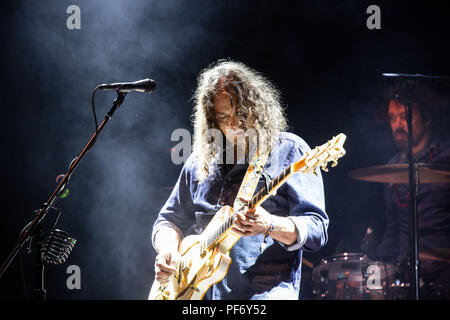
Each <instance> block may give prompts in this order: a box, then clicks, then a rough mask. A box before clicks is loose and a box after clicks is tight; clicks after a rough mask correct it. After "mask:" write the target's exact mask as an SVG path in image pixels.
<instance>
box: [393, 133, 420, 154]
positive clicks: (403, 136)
mask: <svg viewBox="0 0 450 320" xmlns="http://www.w3.org/2000/svg"><path fill="white" fill-rule="evenodd" d="M425 135H426V131H425V130H422V131H420V132H416V133H415V132H414V130H413V137H412V146H413V148H415V147H417V146H418V145H419V144H420V142H421V141H422V139H424V137H425ZM394 140H395V144H396V145H397V148H398V149H399V150H400V151H401V152H408V133H407V132H406V131H404V130H402V129H399V130H397V131H395V132H394ZM414 152H415V151H414Z"/></svg>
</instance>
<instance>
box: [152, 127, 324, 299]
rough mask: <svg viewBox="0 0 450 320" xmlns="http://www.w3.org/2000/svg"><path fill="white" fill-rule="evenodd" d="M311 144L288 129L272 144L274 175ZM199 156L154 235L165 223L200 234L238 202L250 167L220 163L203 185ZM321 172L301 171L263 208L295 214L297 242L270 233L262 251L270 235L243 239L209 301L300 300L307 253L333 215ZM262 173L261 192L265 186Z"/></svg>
mask: <svg viewBox="0 0 450 320" xmlns="http://www.w3.org/2000/svg"><path fill="white" fill-rule="evenodd" d="M308 150H310V148H309V147H308V145H307V144H306V143H305V142H304V141H303V140H302V139H301V138H300V137H298V136H296V135H294V134H292V133H282V134H281V135H280V137H279V139H278V140H277V143H275V145H274V146H273V147H272V150H271V153H270V154H269V158H268V160H267V162H266V165H265V172H266V173H267V175H268V177H270V179H273V178H275V177H276V176H278V174H280V173H281V172H282V171H283V170H284V169H285V168H286V167H288V166H289V165H290V164H291V163H294V162H296V161H298V160H300V159H301V158H302V156H303V155H304V153H305V152H306V151H308ZM193 157H194V155H191V156H190V157H189V158H188V160H187V161H186V163H185V165H184V167H183V169H182V171H181V174H180V176H179V179H178V181H177V183H176V185H175V187H174V189H173V191H172V194H171V195H170V197H169V199H168V200H167V202H166V203H165V205H164V206H163V207H162V209H161V211H160V212H159V215H158V218H157V219H156V221H155V224H154V226H153V234H152V239H154V236H155V234H156V233H157V232H158V229H159V228H160V227H161V226H163V225H170V226H172V227H173V228H175V229H176V230H178V232H180V234H181V236H182V237H185V236H187V235H189V234H192V233H195V232H197V233H199V232H201V231H202V230H203V228H204V227H205V226H206V225H207V223H208V222H209V221H210V220H211V218H212V216H213V215H214V214H215V212H216V211H217V210H219V209H220V208H221V207H222V206H224V205H230V206H233V202H234V199H235V197H236V194H237V192H238V190H239V187H240V184H241V182H242V179H243V177H244V175H245V172H246V170H247V167H248V165H245V164H235V165H231V166H230V165H220V164H216V165H215V167H214V170H215V173H216V174H215V175H214V177H211V176H210V177H208V178H207V180H206V181H205V182H203V183H202V184H199V182H198V180H197V179H196V174H195V162H194V161H193ZM317 173H318V175H317V176H316V175H313V174H304V173H295V174H294V175H293V176H291V177H290V178H289V179H287V181H286V182H285V184H284V185H283V186H282V187H280V188H279V189H278V190H277V193H276V195H275V196H271V197H270V198H268V199H267V200H266V201H265V202H264V203H262V204H261V206H262V207H263V208H264V209H266V210H267V211H268V212H270V213H271V214H274V215H279V216H285V217H287V216H289V217H290V218H291V220H292V221H293V222H294V224H295V226H296V228H297V231H298V239H297V242H296V243H294V244H293V245H291V246H286V245H284V244H282V243H280V242H277V241H273V239H272V238H270V237H269V239H268V242H267V246H266V247H265V249H264V250H263V252H260V247H261V243H262V241H263V238H264V236H263V235H262V234H258V235H255V236H249V237H241V238H240V239H239V240H238V241H237V242H236V244H235V245H234V246H233V248H232V249H231V251H230V257H231V259H232V263H231V266H230V268H229V270H228V273H227V275H226V276H225V278H224V279H223V280H222V281H221V282H219V283H217V284H216V285H214V286H213V287H212V288H211V289H210V290H208V293H207V295H206V298H207V299H208V298H209V299H215V300H216V299H220V300H222V299H239V300H246V299H283V300H284V299H298V298H299V290H300V276H301V260H302V251H303V250H309V251H316V250H318V249H320V248H321V247H323V246H324V245H325V243H326V242H327V239H328V234H327V229H328V223H329V220H328V216H327V214H326V212H325V200H324V191H323V182H322V177H321V174H320V170H319V169H318V170H317ZM264 185H265V178H264V177H261V179H260V181H259V184H258V187H257V190H259V189H260V188H262V187H264Z"/></svg>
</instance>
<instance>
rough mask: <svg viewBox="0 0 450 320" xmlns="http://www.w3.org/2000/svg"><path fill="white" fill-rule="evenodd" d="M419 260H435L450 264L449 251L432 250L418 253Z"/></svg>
mask: <svg viewBox="0 0 450 320" xmlns="http://www.w3.org/2000/svg"><path fill="white" fill-rule="evenodd" d="M419 259H420V260H436V261H447V262H450V249H433V250H428V251H422V252H419Z"/></svg>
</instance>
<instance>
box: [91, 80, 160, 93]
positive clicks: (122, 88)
mask: <svg viewBox="0 0 450 320" xmlns="http://www.w3.org/2000/svg"><path fill="white" fill-rule="evenodd" d="M155 88H156V82H155V81H154V80H152V79H148V78H147V79H143V80H138V81H135V82H117V83H109V84H101V85H99V86H98V89H99V90H116V91H117V92H123V93H128V92H130V91H138V92H142V93H151V92H152V91H153V90H155Z"/></svg>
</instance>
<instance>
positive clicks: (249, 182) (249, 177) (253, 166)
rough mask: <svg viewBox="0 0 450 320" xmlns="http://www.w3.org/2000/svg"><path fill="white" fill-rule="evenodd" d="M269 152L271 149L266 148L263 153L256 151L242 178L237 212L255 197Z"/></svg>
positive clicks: (236, 200)
mask: <svg viewBox="0 0 450 320" xmlns="http://www.w3.org/2000/svg"><path fill="white" fill-rule="evenodd" d="M269 153H270V150H266V152H263V153H262V154H260V153H259V150H256V151H255V153H254V155H253V157H252V161H251V162H250V164H249V166H248V169H247V172H246V173H245V176H244V179H243V180H242V183H241V186H240V188H239V191H238V193H237V196H236V199H235V200H234V204H233V210H234V212H237V211H239V210H240V209H242V208H243V207H244V206H246V205H247V203H248V201H250V199H251V198H252V197H253V194H254V193H255V189H256V186H257V185H258V181H259V178H260V177H261V174H263V171H264V165H265V164H266V161H267V158H268V157H269ZM266 178H267V177H266Z"/></svg>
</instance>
